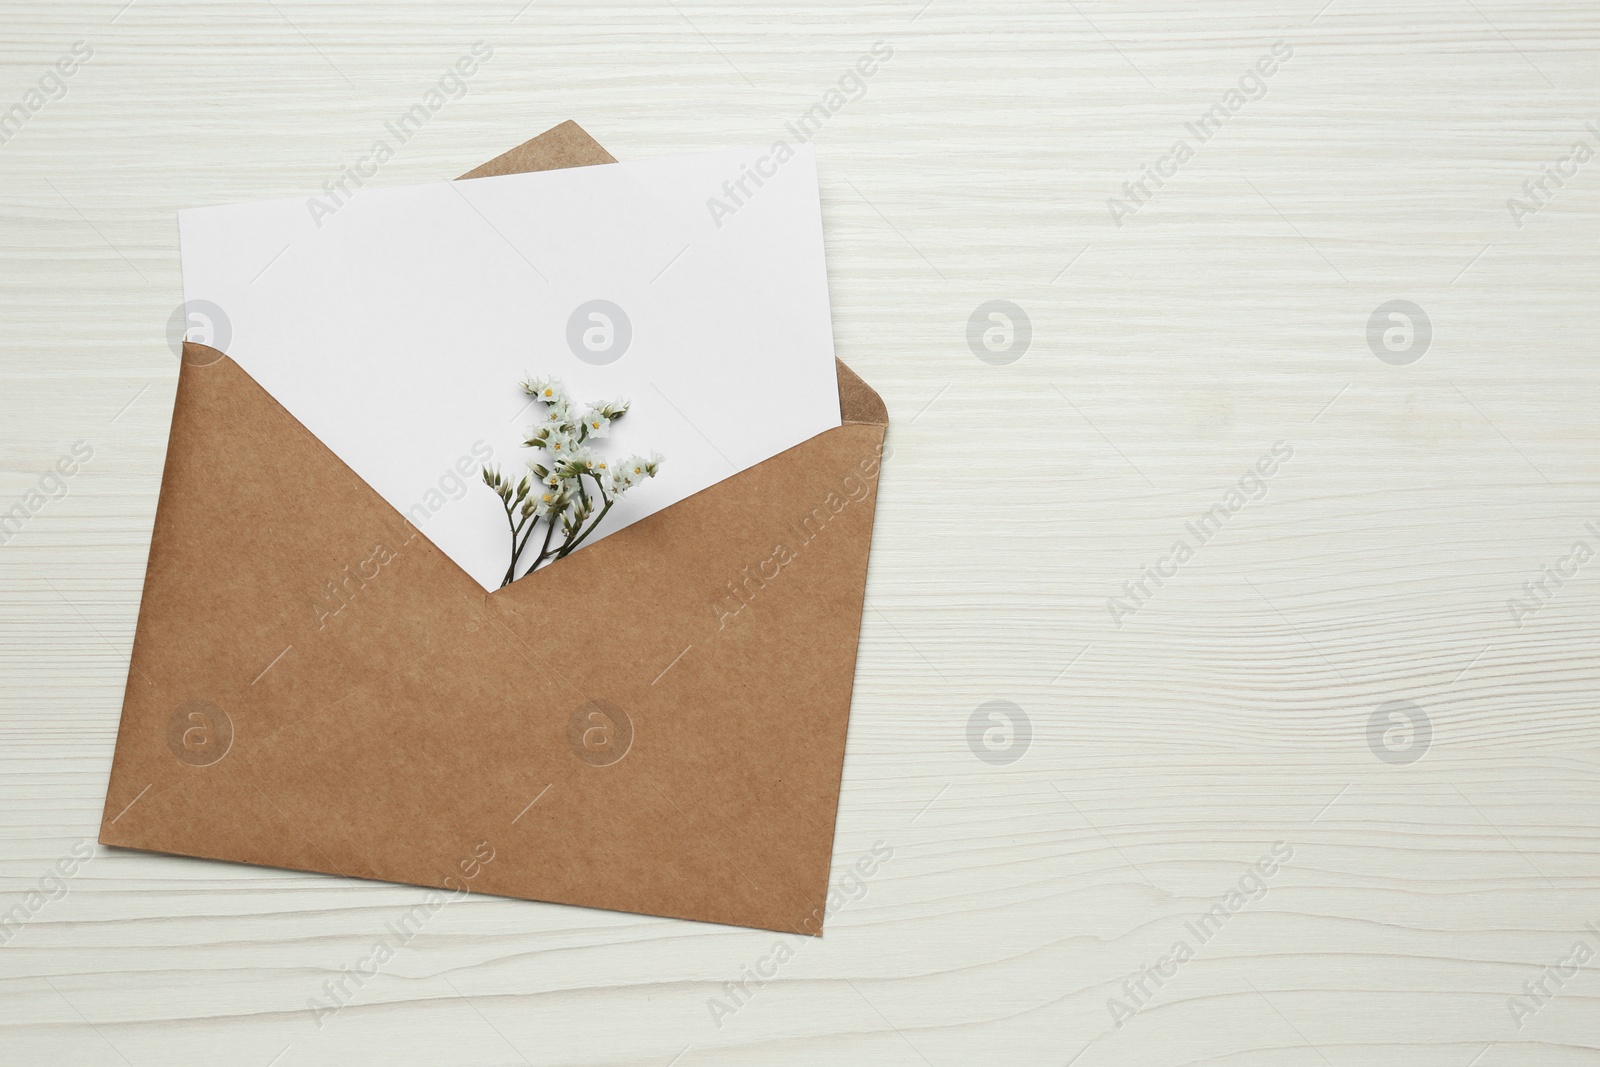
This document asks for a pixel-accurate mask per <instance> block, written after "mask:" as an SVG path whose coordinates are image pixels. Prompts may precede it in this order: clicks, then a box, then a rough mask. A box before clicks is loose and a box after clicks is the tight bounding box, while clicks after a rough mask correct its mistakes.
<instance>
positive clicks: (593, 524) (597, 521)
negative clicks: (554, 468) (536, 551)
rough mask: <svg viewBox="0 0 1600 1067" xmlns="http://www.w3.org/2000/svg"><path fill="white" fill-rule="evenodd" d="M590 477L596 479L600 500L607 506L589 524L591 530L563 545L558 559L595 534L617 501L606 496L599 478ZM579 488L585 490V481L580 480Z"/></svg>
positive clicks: (595, 484)
mask: <svg viewBox="0 0 1600 1067" xmlns="http://www.w3.org/2000/svg"><path fill="white" fill-rule="evenodd" d="M589 477H591V478H594V487H595V489H596V491H598V492H599V494H600V499H601V500H604V501H605V502H606V506H605V507H603V508H601V509H600V514H598V515H596V516H595V517H594V521H593V522H591V523H590V524H589V528H588V529H587V530H584V531H583V532H582V533H579V534H578V536H577V538H576V539H575V540H574V539H572V538H568V539H567V543H566V544H564V545H562V546H561V551H560V552H558V553H557V554H556V559H561V558H563V557H565V556H566V555H568V554H569V553H571V552H573V551H575V550H576V549H577V547H578V546H579V545H581V544H583V542H584V539H585V538H587V537H588V536H589V535H590V534H592V533H594V531H595V527H597V526H599V525H600V520H601V519H604V518H605V517H606V512H608V511H610V510H611V505H612V504H614V503H616V501H615V500H613V499H612V498H610V497H608V496H606V491H605V488H604V487H602V486H601V484H600V479H599V478H595V477H594V475H592V474H591V475H589ZM578 488H579V489H580V490H581V489H582V488H583V479H582V478H581V477H580V478H579V479H578Z"/></svg>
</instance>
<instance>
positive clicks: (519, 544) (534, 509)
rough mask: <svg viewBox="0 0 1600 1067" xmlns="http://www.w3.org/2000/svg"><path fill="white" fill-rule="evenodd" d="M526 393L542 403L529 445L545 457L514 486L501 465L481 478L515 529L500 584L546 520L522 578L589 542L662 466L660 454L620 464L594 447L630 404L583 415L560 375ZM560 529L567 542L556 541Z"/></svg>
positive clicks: (534, 383)
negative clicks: (610, 513)
mask: <svg viewBox="0 0 1600 1067" xmlns="http://www.w3.org/2000/svg"><path fill="white" fill-rule="evenodd" d="M522 389H523V391H524V392H525V393H527V394H528V395H529V396H533V397H537V398H538V399H539V400H540V401H541V402H542V403H543V404H544V411H543V414H542V416H541V417H540V419H539V421H538V422H537V423H535V424H534V426H533V427H532V428H531V429H530V430H529V431H528V436H527V439H526V440H524V441H523V444H525V445H527V446H528V447H529V448H537V449H540V450H541V451H542V452H543V455H541V456H540V457H539V460H538V461H534V462H530V463H529V464H528V473H527V474H525V475H523V477H522V480H521V481H519V482H516V483H515V484H513V482H512V481H511V480H510V479H508V478H506V477H505V476H503V475H502V474H501V473H500V471H499V470H498V469H497V468H494V467H485V468H484V469H483V480H484V482H485V484H487V485H488V486H489V488H490V489H493V490H494V491H495V493H496V495H498V496H499V497H500V502H501V503H502V504H503V505H505V509H506V523H507V525H509V526H510V528H511V563H510V565H509V566H508V567H506V575H505V579H504V580H503V581H502V582H501V583H500V584H501V585H508V584H510V582H511V581H512V580H513V579H515V578H517V577H519V575H518V574H517V565H518V562H519V561H520V560H521V559H522V555H523V552H524V550H525V549H527V547H528V545H529V544H530V543H531V542H532V540H533V535H534V529H535V528H536V527H537V526H538V525H539V523H540V522H541V521H543V522H544V523H545V532H544V541H543V543H542V544H541V545H540V547H539V553H538V555H537V556H536V557H535V558H534V560H533V563H532V565H531V566H529V567H528V568H527V570H525V571H524V572H523V575H527V574H532V573H533V572H534V571H535V570H537V569H538V568H539V566H540V565H541V564H543V563H545V562H546V561H547V560H556V559H560V558H562V557H563V556H565V555H567V554H568V553H570V552H572V551H573V550H574V549H576V548H577V547H578V546H579V545H581V544H583V542H584V539H585V538H587V537H588V536H589V535H590V534H591V533H593V532H594V530H595V527H597V526H599V525H600V520H602V519H604V518H605V517H606V512H608V511H610V510H611V506H612V505H613V504H615V503H616V502H617V500H618V498H620V497H621V496H622V494H624V493H626V492H627V491H628V490H629V489H632V488H633V487H634V486H636V485H638V484H639V483H640V482H642V481H644V480H645V479H646V478H654V477H655V475H656V471H657V470H658V469H660V467H661V456H660V455H659V454H652V455H651V456H650V458H648V459H646V458H644V457H642V456H633V457H630V458H629V459H627V460H624V461H623V462H621V463H615V462H613V461H611V460H608V459H606V458H605V457H604V456H602V455H600V454H599V453H598V452H596V451H595V450H594V448H593V444H592V443H593V442H594V441H597V440H599V439H600V438H602V437H605V436H606V434H608V433H609V432H610V430H611V424H612V423H614V422H616V421H617V420H618V419H620V418H622V416H624V415H626V414H627V413H628V403H627V401H625V400H618V401H614V402H611V403H607V404H595V405H592V406H590V407H589V408H587V409H585V410H584V411H583V412H581V414H580V412H579V411H578V408H577V407H576V406H575V405H574V404H573V403H572V400H571V399H570V398H569V397H568V396H567V394H566V393H565V392H564V391H563V390H562V388H561V383H560V382H558V381H557V380H555V379H554V378H539V379H535V380H531V381H526V382H523V383H522ZM591 487H592V488H591ZM558 529H559V530H560V532H561V543H560V544H554V541H555V536H556V531H557V530H558Z"/></svg>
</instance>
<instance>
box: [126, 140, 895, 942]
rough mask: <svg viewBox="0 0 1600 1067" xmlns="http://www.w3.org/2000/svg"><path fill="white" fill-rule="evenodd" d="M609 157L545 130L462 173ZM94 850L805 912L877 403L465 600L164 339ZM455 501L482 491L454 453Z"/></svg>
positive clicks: (837, 710) (467, 582) (845, 664)
mask: <svg viewBox="0 0 1600 1067" xmlns="http://www.w3.org/2000/svg"><path fill="white" fill-rule="evenodd" d="M611 162H615V160H613V159H612V157H611V156H610V155H609V154H608V153H607V152H606V151H605V150H604V149H603V148H601V147H600V145H599V144H597V143H596V142H595V141H594V140H593V139H592V138H590V137H589V136H588V134H586V133H585V132H584V131H583V130H582V129H581V128H579V127H578V126H577V125H576V124H575V123H572V122H567V123H563V124H562V125H560V126H558V127H556V128H555V129H553V130H550V131H548V132H546V133H544V134H541V135H540V136H538V137H536V138H534V139H533V140H531V141H529V142H527V143H526V144H524V145H522V146H520V147H518V148H515V149H512V150H511V151H510V152H507V153H506V154H505V155H503V156H500V157H499V158H497V159H495V160H492V161H491V162H489V163H487V164H485V165H484V166H482V167H479V168H478V169H477V170H474V171H472V172H470V173H469V174H467V175H465V176H464V177H468V178H471V177H482V176H486V175H490V174H510V173H517V172H521V171H534V170H546V169H554V168H559V167H569V166H584V165H592V164H597V163H611ZM183 355H184V359H183V366H182V369H181V371H180V374H179V379H178V393H177V400H176V404H175V407H174V410H173V417H172V434H171V440H170V443H169V444H168V448H167V461H166V469H165V472H164V474H163V476H162V483H161V497H160V503H159V505H158V508H157V512H156V521H155V529H154V532H153V535H152V539H151V546H150V559H149V565H148V568H147V571H146V574H145V584H144V596H143V601H142V603H141V605H140V611H139V624H138V630H137V633H136V635H135V638H134V644H133V659H132V663H131V665H130V669H129V672H128V685H127V691H126V695H125V697H124V701H123V710H122V721H121V726H120V728H119V730H118V734H117V747H116V754H115V757H114V760H113V763H112V768H111V782H110V786H109V788H108V791H107V796H106V806H105V812H104V816H103V818H102V822H101V827H100V841H101V842H102V843H104V844H107V845H117V846H122V847H125V848H137V849H148V850H151V851H158V852H171V853H178V854H182V855H188V856H201V857H207V858H212V859H221V860H233V861H237V862H241V863H253V864H261V865H265V866H272V867H287V868H293V869H296V870H306V871H322V872H328V873H336V874H341V875H345V876H348V877H353V878H370V879H381V880H384V881H391V882H406V883H412V884H415V885H420V886H429V887H434V888H438V889H443V890H448V891H451V892H452V893H460V892H464V891H473V892H481V893H489V894H495V895H500V896H508V897H522V898H526V899H530V900H543V901H554V902H559V903H564V904H578V905H583V906H587V907H596V908H610V909H616V910H619V911H629V912H640V913H644V914H649V915H663V916H672V917H677V918H684V919H696V920H701V921H704V922H715V923H729V924H734V925H739V926H752V927H760V928H764V929H771V930H780V931H786V932H793V933H805V934H817V933H820V932H821V928H822V921H823V912H824V901H825V899H826V896H827V883H828V876H829V867H830V862H831V855H832V848H833V830H834V818H835V814H836V812H837V808H838V800H839V782H840V775H841V771H842V767H843V762H844V747H845V732H846V727H847V724H848V721H849V715H850V696H851V688H852V685H853V683H854V675H855V659H856V645H857V639H858V637H859V633H860V627H861V612H862V603H863V597H864V595H865V587H866V577H867V555H868V550H869V547H870V544H871V539H872V520H873V512H874V508H875V506H876V498H877V475H878V470H879V464H880V462H881V459H882V456H883V451H884V448H883V446H884V436H885V434H886V432H887V429H888V415H887V412H886V410H885V408H884V405H883V401H882V400H881V399H880V398H879V397H878V395H877V394H876V393H875V392H873V390H872V389H871V388H870V387H869V386H867V384H866V383H865V382H863V381H862V380H861V379H860V378H858V377H856V376H855V375H854V374H853V373H851V372H850V370H849V369H848V368H846V367H845V366H844V364H842V363H840V364H839V365H838V372H839V401H840V408H841V413H842V415H843V425H842V426H840V427H838V428H837V429H833V430H829V431H827V432H826V433H823V434H821V435H819V436H817V437H814V438H812V439H811V440H809V441H806V442H804V443H803V444H800V445H797V446H796V447H794V448H791V449H789V450H788V451H786V452H783V453H782V454H780V455H778V456H775V457H773V458H772V459H769V460H767V461H766V462H764V463H761V464H759V465H757V466H755V467H752V468H751V469H749V470H746V471H743V472H742V473H740V474H737V475H735V476H733V477H731V478H729V479H727V480H725V481H723V482H720V483H718V484H717V485H714V486H712V487H711V488H709V489H706V490H704V491H703V492H701V493H698V494H696V495H695V496H693V497H690V498H689V499H687V500H684V501H681V502H680V503H678V504H675V505H673V506H672V507H670V508H667V509H665V510H663V511H660V512H658V513H656V514H655V515H652V516H650V517H649V518H647V519H644V520H642V521H640V522H637V523H635V524H634V525H632V526H630V527H628V528H627V529H624V530H620V531H618V532H615V533H613V534H611V535H610V536H609V537H606V538H604V539H603V540H601V541H599V542H597V543H595V544H592V545H589V546H586V547H585V548H584V549H583V550H582V551H580V552H577V553H575V554H574V555H572V556H571V557H570V558H568V559H566V560H563V561H562V562H561V563H560V564H558V565H555V566H552V567H549V568H547V569H544V570H541V571H539V572H537V573H536V574H534V575H532V576H530V577H527V578H524V579H521V580H519V581H517V582H515V583H513V584H512V585H510V586H508V587H506V588H504V589H501V590H498V591H496V592H494V593H489V594H486V593H485V592H484V591H483V589H482V588H481V587H479V586H478V585H477V583H476V582H474V581H473V580H472V579H471V578H470V577H469V576H468V575H467V574H466V572H464V571H462V570H461V569H460V568H459V567H457V566H456V565H455V564H454V563H453V562H452V561H451V560H450V559H448V558H447V557H446V556H445V555H444V553H443V552H441V551H439V550H438V549H437V548H435V547H434V546H433V544H432V543H431V542H429V541H428V540H427V538H425V537H424V536H422V535H421V534H420V533H419V532H418V531H417V530H416V529H415V528H414V527H412V526H410V524H409V523H408V522H407V521H406V520H405V519H404V518H402V517H401V515H400V514H399V513H398V512H397V511H395V509H394V508H392V507H391V506H390V505H389V504H388V503H387V502H385V501H384V500H383V499H382V498H381V497H380V496H379V495H378V494H377V493H376V492H375V491H374V490H373V489H372V488H371V487H369V486H368V485H367V484H366V483H364V482H363V481H361V480H360V479H359V478H357V477H356V475H355V474H354V473H353V472H351V470H350V469H349V468H348V467H346V466H345V465H344V464H343V463H342V462H341V461H340V460H339V459H337V458H336V457H335V456H334V455H333V453H332V452H330V451H329V450H328V449H327V448H326V447H325V446H324V445H323V444H322V443H321V442H319V441H318V440H317V439H316V438H314V437H313V436H312V435H311V434H310V433H309V431H307V430H306V429H305V428H304V427H303V426H301V425H300V423H299V422H297V421H296V420H295V419H294V418H293V417H292V416H291V415H290V414H289V413H288V412H287V411H286V410H284V408H283V407H281V406H280V405H279V404H278V403H277V402H276V401H275V400H273V399H272V397H270V396H269V395H268V394H267V393H266V392H265V390H263V389H262V388H261V387H260V386H259V385H257V384H256V382H255V381H254V380H253V379H252V378H251V377H250V376H249V375H247V374H246V373H245V372H244V371H243V370H241V369H240V368H239V366H238V365H237V364H236V363H234V362H233V361H232V360H231V359H228V358H227V357H226V356H224V355H223V354H222V353H221V352H218V351H216V350H214V349H211V348H207V347H205V346H202V345H197V344H193V343H186V344H185V345H184V352H183ZM467 474H468V477H467V478H464V479H463V480H464V481H467V482H468V485H469V490H468V491H473V492H476V491H482V492H488V491H489V490H488V489H487V488H485V487H484V486H483V485H482V484H481V482H479V481H478V479H477V471H476V470H469V471H468V472H467Z"/></svg>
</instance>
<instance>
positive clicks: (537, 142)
mask: <svg viewBox="0 0 1600 1067" xmlns="http://www.w3.org/2000/svg"><path fill="white" fill-rule="evenodd" d="M616 161H617V160H616V157H615V156H613V155H612V154H611V153H610V152H607V151H606V150H605V149H604V148H602V147H600V142H598V141H596V140H595V139H594V138H593V137H590V136H589V134H588V133H586V132H585V131H584V129H583V127H582V126H579V125H578V124H577V123H576V122H573V121H572V120H571V119H568V120H567V121H566V122H563V123H562V124H561V125H559V126H555V127H552V128H551V129H548V130H546V131H545V132H543V133H541V134H540V135H539V136H537V137H535V138H533V139H531V140H528V141H524V142H523V143H522V144H519V145H517V147H515V148H513V149H511V150H510V151H508V152H503V153H501V154H500V155H498V156H496V157H494V158H493V159H491V160H489V162H487V163H485V164H483V165H482V166H480V167H474V168H473V169H471V170H469V171H467V172H466V173H465V174H463V175H462V176H461V178H458V179H457V180H458V181H461V180H465V179H467V178H493V177H498V176H499V175H502V174H527V173H530V172H532V171H538V170H564V169H566V168H568V167H593V166H598V165H600V164H603V163H615V162H616Z"/></svg>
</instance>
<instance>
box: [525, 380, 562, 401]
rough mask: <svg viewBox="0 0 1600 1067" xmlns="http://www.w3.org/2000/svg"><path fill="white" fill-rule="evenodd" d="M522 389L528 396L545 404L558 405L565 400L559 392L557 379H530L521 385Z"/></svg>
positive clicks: (559, 383)
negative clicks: (534, 397) (536, 398)
mask: <svg viewBox="0 0 1600 1067" xmlns="http://www.w3.org/2000/svg"><path fill="white" fill-rule="evenodd" d="M522 389H523V391H524V392H526V393H527V394H528V395H529V396H536V397H538V398H539V399H540V400H543V401H544V402H545V403H546V404H556V403H560V402H561V401H564V400H565V399H566V398H567V395H566V394H565V393H563V392H562V391H561V380H560V379H559V378H531V379H529V380H528V381H525V382H523V383H522Z"/></svg>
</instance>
